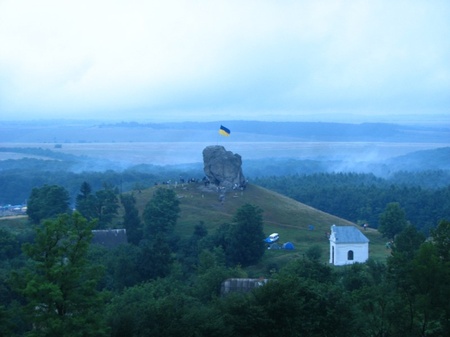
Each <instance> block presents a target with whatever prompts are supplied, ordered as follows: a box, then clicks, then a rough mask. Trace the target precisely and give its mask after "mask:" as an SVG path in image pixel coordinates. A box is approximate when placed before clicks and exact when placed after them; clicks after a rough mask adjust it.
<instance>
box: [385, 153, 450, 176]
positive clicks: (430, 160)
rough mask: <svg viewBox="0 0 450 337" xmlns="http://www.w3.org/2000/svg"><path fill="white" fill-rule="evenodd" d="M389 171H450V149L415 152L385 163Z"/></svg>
mask: <svg viewBox="0 0 450 337" xmlns="http://www.w3.org/2000/svg"><path fill="white" fill-rule="evenodd" d="M385 165H386V166H387V167H389V169H390V170H391V171H424V170H450V147H443V148H439V149H432V150H424V151H416V152H412V153H408V154H406V155H403V156H398V157H395V158H391V159H389V160H387V161H386V162H385Z"/></svg>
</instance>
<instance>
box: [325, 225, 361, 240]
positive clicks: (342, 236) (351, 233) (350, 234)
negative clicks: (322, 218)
mask: <svg viewBox="0 0 450 337" xmlns="http://www.w3.org/2000/svg"><path fill="white" fill-rule="evenodd" d="M333 239H334V240H333ZM330 240H333V241H335V242H337V243H367V242H369V239H368V238H367V237H366V236H365V235H364V234H363V233H361V231H360V230H359V229H358V228H356V227H353V226H336V225H333V226H331V237H330Z"/></svg>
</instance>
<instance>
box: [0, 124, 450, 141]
mask: <svg viewBox="0 0 450 337" xmlns="http://www.w3.org/2000/svg"><path fill="white" fill-rule="evenodd" d="M220 124H224V125H225V126H226V127H228V128H229V129H230V130H231V134H232V136H233V138H232V139H233V141H238V142H244V141H252V142H258V141H263V142H264V141H325V142H329V141H333V142H338V141H339V142H343V141H351V142H376V141H379V142H433V143H448V140H449V139H450V128H449V127H443V126H439V127H437V126H411V125H398V124H389V123H362V124H350V123H322V122H261V121H216V122H179V123H136V122H126V123H125V122H123V123H115V124H106V123H98V122H97V123H95V122H83V121H71V122H69V121H65V122H64V121H54V122H36V121H33V122H28V123H27V122H8V123H2V124H1V125H0V142H21V143H27V142H44V143H45V142H52V143H58V142H59V143H67V142H70V143H83V142H177V141H178V142H180V141H191V142H204V141H206V142H207V141H211V139H215V137H216V135H217V130H218V128H219V126H220Z"/></svg>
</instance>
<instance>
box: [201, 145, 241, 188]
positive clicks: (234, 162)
mask: <svg viewBox="0 0 450 337" xmlns="http://www.w3.org/2000/svg"><path fill="white" fill-rule="evenodd" d="M203 166H204V172H205V175H206V177H207V178H208V179H209V181H210V183H211V184H213V185H215V186H218V187H222V188H225V189H226V190H232V189H244V188H245V185H246V181H245V177H244V175H243V173H242V158H241V156H240V155H238V154H233V152H231V151H227V150H225V148H224V147H223V146H220V145H211V146H207V147H206V148H205V149H204V150H203Z"/></svg>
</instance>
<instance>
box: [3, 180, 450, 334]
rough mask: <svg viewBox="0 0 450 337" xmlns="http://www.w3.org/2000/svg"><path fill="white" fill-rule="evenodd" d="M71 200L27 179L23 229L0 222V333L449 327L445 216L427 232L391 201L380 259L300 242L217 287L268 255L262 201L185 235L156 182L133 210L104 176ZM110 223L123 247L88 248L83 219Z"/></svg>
mask: <svg viewBox="0 0 450 337" xmlns="http://www.w3.org/2000/svg"><path fill="white" fill-rule="evenodd" d="M351 177H352V176H351V175H350V176H348V177H347V179H350V178H351ZM328 178H329V179H331V178H332V177H328ZM354 178H355V177H353V179H354ZM362 178H363V177H359V179H362ZM136 193H137V192H136ZM75 203H76V209H77V211H72V210H71V207H70V194H69V192H68V191H67V190H66V189H65V188H64V187H62V186H58V185H44V186H42V187H35V188H33V189H32V191H31V193H30V195H29V198H28V210H27V213H28V217H29V219H30V220H29V221H30V222H31V223H30V224H28V225H25V226H26V228H29V229H28V230H24V231H10V230H8V229H4V228H2V229H0V231H1V235H0V238H1V239H0V240H1V245H0V247H1V250H0V261H1V262H0V298H1V305H0V329H1V330H0V335H2V336H3V335H4V336H62V335H64V336H180V335H184V336H212V335H213V336H272V335H274V334H277V333H282V334H283V335H287V336H299V335H307V336H374V337H375V336H405V334H406V335H408V336H445V335H448V334H449V333H450V304H449V302H448V300H447V299H448V298H449V296H450V242H449V238H450V221H448V220H441V221H439V223H437V224H436V226H435V227H434V228H433V229H431V230H430V234H429V236H426V235H424V234H423V233H422V232H421V231H419V230H418V229H417V228H416V227H415V226H412V225H411V224H410V223H408V221H406V220H407V218H406V213H405V212H397V211H398V210H400V211H402V209H401V208H400V206H399V204H398V203H391V204H389V206H388V207H386V208H385V209H384V211H383V212H382V213H381V215H380V221H381V224H382V225H383V226H384V227H383V226H382V227H383V233H385V234H386V237H387V238H389V239H392V246H391V247H390V249H391V250H392V251H391V255H390V256H389V257H388V259H387V260H386V261H375V260H369V261H368V262H366V263H364V264H354V265H350V266H345V267H332V266H330V265H328V264H323V263H322V262H320V256H321V254H322V252H321V251H320V250H319V251H317V249H310V250H308V251H307V252H306V254H304V255H303V258H299V259H294V260H291V261H289V262H288V263H286V264H283V265H280V266H277V265H274V264H268V265H266V268H265V270H262V271H261V272H260V274H259V276H258V277H260V278H262V279H267V280H268V282H267V283H266V284H265V285H263V286H260V287H258V288H256V289H254V290H253V291H252V292H251V293H239V292H237V293H231V294H228V295H226V296H223V295H222V294H221V292H220V289H221V284H222V282H223V281H224V280H226V279H228V278H246V277H254V275H252V273H250V272H249V270H250V269H248V268H249V267H251V266H253V265H255V264H257V263H260V262H261V261H262V262H263V264H264V254H265V251H266V248H265V246H264V244H263V241H262V240H261V239H262V238H263V237H264V233H263V232H262V213H263V211H264V210H262V209H260V208H259V207H258V206H255V205H251V204H246V205H244V206H243V207H241V208H240V209H238V210H237V212H236V214H235V216H234V218H233V221H232V222H230V223H223V224H222V225H221V226H220V227H219V228H218V229H217V230H216V231H214V232H208V230H207V229H206V226H205V224H204V223H201V222H200V223H199V224H198V225H196V226H195V229H194V231H193V232H192V233H191V234H189V235H187V236H185V237H182V236H179V235H176V234H175V228H176V226H177V221H178V219H179V216H180V214H179V213H180V207H179V203H180V201H179V199H178V198H177V197H176V194H175V192H174V191H173V189H170V188H166V187H164V186H161V187H156V192H155V193H154V195H153V197H152V198H151V199H149V200H148V201H147V203H146V205H145V209H144V211H143V212H142V216H140V215H139V212H138V210H137V207H136V198H135V196H134V193H131V194H130V193H126V194H124V193H119V190H118V189H117V188H114V187H113V186H105V187H103V188H101V189H99V190H96V189H93V188H92V186H91V185H90V184H89V183H87V182H83V183H82V184H81V185H80V186H79V189H78V193H77V195H76V197H75ZM120 205H122V207H123V212H121V213H119V212H118V210H119V206H120ZM113 221H116V222H117V221H119V222H120V223H121V224H122V225H123V226H124V227H125V228H126V229H127V237H128V243H127V244H122V245H119V246H117V247H114V248H109V249H108V248H105V247H103V246H100V245H92V244H90V242H91V240H92V237H93V234H92V229H101V228H108V227H110V226H111V224H112V223H113ZM380 230H381V228H380ZM390 230H391V231H390ZM394 230H395V231H394ZM242 242H251V243H252V244H249V245H242V244H241V243H242ZM430 276H432V277H430Z"/></svg>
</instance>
